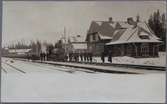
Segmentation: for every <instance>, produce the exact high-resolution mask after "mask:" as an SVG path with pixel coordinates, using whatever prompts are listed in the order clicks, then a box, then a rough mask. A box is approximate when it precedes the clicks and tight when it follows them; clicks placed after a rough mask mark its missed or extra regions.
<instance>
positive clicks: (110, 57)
mask: <svg viewBox="0 0 167 104" xmlns="http://www.w3.org/2000/svg"><path fill="white" fill-rule="evenodd" d="M108 61H109V62H111V63H112V52H111V51H109V54H108Z"/></svg>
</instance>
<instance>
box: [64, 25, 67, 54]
mask: <svg viewBox="0 0 167 104" xmlns="http://www.w3.org/2000/svg"><path fill="white" fill-rule="evenodd" d="M64 43H65V44H64V48H65V54H66V51H67V49H66V28H65V27H64Z"/></svg>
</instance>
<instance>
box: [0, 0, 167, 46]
mask: <svg viewBox="0 0 167 104" xmlns="http://www.w3.org/2000/svg"><path fill="white" fill-rule="evenodd" d="M157 9H159V10H160V13H166V2H165V1H99V2H98V1H70V2H69V1H4V2H3V23H2V25H3V28H2V29H3V31H2V45H3V46H5V45H9V44H12V43H16V42H17V41H23V42H25V43H28V42H29V41H30V40H41V41H46V42H51V43H55V42H56V41H57V40H58V39H60V38H61V37H62V35H63V33H64V28H65V31H66V36H67V37H70V36H77V35H81V38H82V39H83V40H84V39H85V37H86V32H87V30H88V29H89V26H90V24H91V21H93V20H94V21H108V18H109V17H112V18H113V21H126V19H127V18H128V17H134V19H135V17H136V15H137V14H139V15H140V20H141V21H147V20H148V18H149V16H150V14H152V13H153V12H154V11H156V10H157Z"/></svg>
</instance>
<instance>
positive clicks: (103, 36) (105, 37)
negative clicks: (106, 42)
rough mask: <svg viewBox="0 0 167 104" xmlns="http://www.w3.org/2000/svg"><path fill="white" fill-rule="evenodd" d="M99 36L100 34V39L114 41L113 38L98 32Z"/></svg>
mask: <svg viewBox="0 0 167 104" xmlns="http://www.w3.org/2000/svg"><path fill="white" fill-rule="evenodd" d="M98 34H99V37H100V39H112V37H111V36H106V35H102V34H101V33H100V32H98Z"/></svg>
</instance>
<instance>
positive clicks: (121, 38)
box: [106, 22, 161, 45]
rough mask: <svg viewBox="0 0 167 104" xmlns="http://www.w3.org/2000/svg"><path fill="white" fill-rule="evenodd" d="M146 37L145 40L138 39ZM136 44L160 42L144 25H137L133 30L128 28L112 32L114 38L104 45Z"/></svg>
mask: <svg viewBox="0 0 167 104" xmlns="http://www.w3.org/2000/svg"><path fill="white" fill-rule="evenodd" d="M143 35H144V36H148V38H146V39H142V38H140V36H143ZM137 42H161V41H159V38H158V37H156V36H155V35H154V34H153V33H152V32H150V30H149V29H148V26H147V25H146V23H144V22H142V23H139V25H137V26H136V27H135V28H134V27H130V28H127V29H118V30H116V31H115V32H114V36H113V39H112V41H111V42H109V43H107V44H106V45H112V44H122V43H137Z"/></svg>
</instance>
